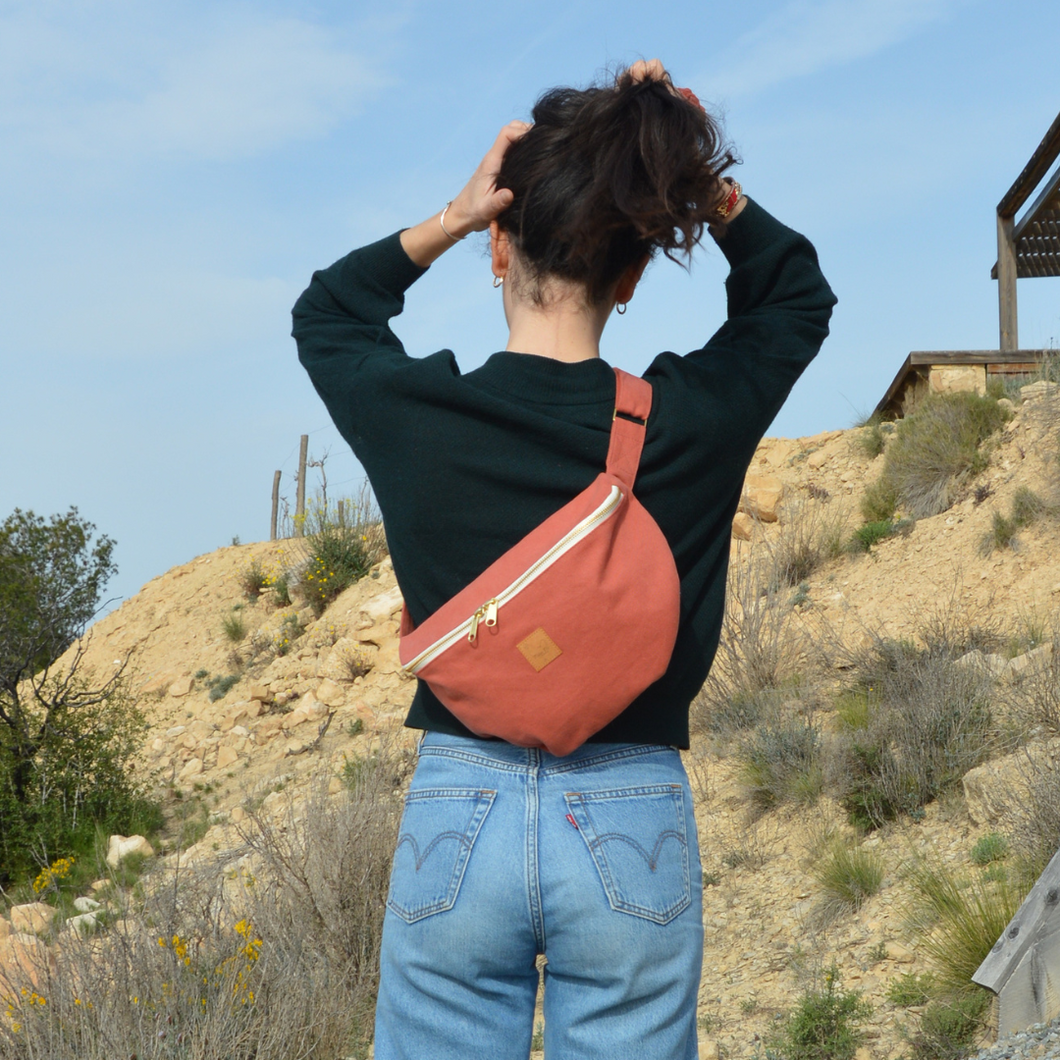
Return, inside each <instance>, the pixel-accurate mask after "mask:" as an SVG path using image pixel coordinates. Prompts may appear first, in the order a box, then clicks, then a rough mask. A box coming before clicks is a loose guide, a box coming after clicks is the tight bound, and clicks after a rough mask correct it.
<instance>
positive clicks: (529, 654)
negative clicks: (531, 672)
mask: <svg viewBox="0 0 1060 1060" xmlns="http://www.w3.org/2000/svg"><path fill="white" fill-rule="evenodd" d="M516 647H517V648H518V649H519V651H521V652H522V654H523V658H525V659H526V661H527V662H528V663H529V664H530V665H531V666H532V667H533V668H534V669H535V670H537V671H538V672H539V673H540V672H541V671H542V670H543V669H544V668H545V667H546V666H548V664H549V663H550V662H554V661H555V660H556V659H558V658H559V657H560V656H561V655H562V654H563V649H562V648H560V647H559V645H558V644H556V642H555V641H554V640H553V639H552V638H551V637H550V636H549V635H548V634H547V633H546V632H545V631H544V630H543V629H541V628H540V627H538V628H537V629H535V630H534V632H533V633H531V634H530V636H529V637H527V638H526V639H525V640H521V641H519V643H518V644H516Z"/></svg>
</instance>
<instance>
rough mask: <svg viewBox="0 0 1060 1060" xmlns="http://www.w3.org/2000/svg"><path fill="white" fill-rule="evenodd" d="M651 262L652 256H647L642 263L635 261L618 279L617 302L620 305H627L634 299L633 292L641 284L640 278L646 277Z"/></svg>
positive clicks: (616, 287)
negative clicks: (645, 271) (646, 270)
mask: <svg viewBox="0 0 1060 1060" xmlns="http://www.w3.org/2000/svg"><path fill="white" fill-rule="evenodd" d="M650 260H651V257H650V255H647V254H645V255H644V257H643V258H641V260H640V261H635V262H634V263H633V264H632V265H630V267H629V268H628V269H626V271H625V272H624V273H622V275H621V276H620V277H619V278H618V284H617V285H616V286H615V301H616V302H617V303H618V304H619V305H623V304H625V303H626V302H628V301H629V300H630V299H631V298H632V297H633V292H634V291H635V290H636V289H637V284H638V283H640V278H641V277H642V276H643V275H644V270H645V269H646V268H647V267H648V262H649V261H650Z"/></svg>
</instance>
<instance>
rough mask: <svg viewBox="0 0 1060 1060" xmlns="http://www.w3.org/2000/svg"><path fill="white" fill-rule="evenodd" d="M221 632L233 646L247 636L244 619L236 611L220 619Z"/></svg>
mask: <svg viewBox="0 0 1060 1060" xmlns="http://www.w3.org/2000/svg"><path fill="white" fill-rule="evenodd" d="M221 632H222V633H224V635H225V637H226V638H227V639H228V640H230V641H231V642H232V643H233V644H238V643H239V642H240V641H241V640H243V638H244V637H246V635H247V623H246V619H244V618H243V616H242V615H241V614H240V613H239V612H238V611H232V612H230V613H229V614H227V615H225V616H224V617H223V618H222V619H221Z"/></svg>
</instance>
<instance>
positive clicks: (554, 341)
mask: <svg viewBox="0 0 1060 1060" xmlns="http://www.w3.org/2000/svg"><path fill="white" fill-rule="evenodd" d="M505 295H506V297H505V305H504V309H505V315H506V316H507V318H508V331H509V334H508V345H507V347H506V349H508V350H509V351H511V352H512V353H532V354H536V355H537V356H540V357H551V358H553V359H554V360H557V361H568V362H571V363H573V362H575V361H587V360H590V359H592V358H594V357H599V356H600V336H601V334H603V330H604V325H605V324H606V323H607V318H608V316H609V315H610V313H611V306H610V305H609V304H607V303H604V304H603V305H600V306H587V305H585V303H584V302H583V301H582V300H581V299H580V298H578V297H571V296H568V297H558V298H556V297H554V298H551V299H549V300H548V302H547V303H546V304H545V305H544V306H538V305H534V304H533V303H532V302H527V301H523V300H521V299H519V298H518V297H515V298H512V297H510V296H508V292H507V291H505Z"/></svg>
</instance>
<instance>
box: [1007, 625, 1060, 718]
mask: <svg viewBox="0 0 1060 1060" xmlns="http://www.w3.org/2000/svg"><path fill="white" fill-rule="evenodd" d="M1038 650H1039V651H1040V654H1039V655H1038V656H1036V657H1035V660H1034V662H1033V663H1032V664H1031V665H1030V666H1029V667H1028V668H1027V669H1026V670H1025V671H1024V672H1022V673H1020V674H1018V675H1016V676H1015V677H1014V679H1013V682H1012V685H1011V686H1010V688H1009V690H1008V694H1007V697H1006V698H1007V704H1008V708H1009V710H1010V711H1011V712H1012V714H1013V716H1014V717H1015V718H1016V720H1017V721H1018V722H1020V723H1021V724H1023V725H1025V726H1029V727H1031V728H1034V729H1038V730H1044V731H1045V732H1047V733H1051V734H1053V735H1060V625H1056V624H1055V623H1054V628H1053V630H1052V633H1051V636H1050V637H1049V638H1048V639H1046V640H1045V641H1044V643H1043V644H1041V645H1040V646H1039V649H1038Z"/></svg>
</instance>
